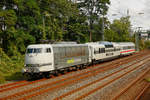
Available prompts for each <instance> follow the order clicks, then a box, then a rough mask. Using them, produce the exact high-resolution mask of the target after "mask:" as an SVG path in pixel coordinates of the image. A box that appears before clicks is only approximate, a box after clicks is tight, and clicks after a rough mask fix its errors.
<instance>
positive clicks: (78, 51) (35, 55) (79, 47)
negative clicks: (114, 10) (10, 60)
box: [22, 42, 135, 77]
mask: <svg viewBox="0 0 150 100" xmlns="http://www.w3.org/2000/svg"><path fill="white" fill-rule="evenodd" d="M134 52H135V45H134V43H132V42H128V43H127V42H122V43H111V42H95V43H86V44H67V43H66V44H35V45H29V46H28V47H27V50H26V54H25V67H24V68H23V70H22V73H23V74H24V75H27V76H28V77H37V76H43V75H44V76H49V74H56V73H58V72H61V71H64V70H68V69H70V67H71V68H72V67H74V68H76V69H77V68H81V67H86V66H88V65H89V64H93V63H97V62H100V61H104V60H109V59H113V58H117V57H119V56H124V55H129V54H132V53H134Z"/></svg>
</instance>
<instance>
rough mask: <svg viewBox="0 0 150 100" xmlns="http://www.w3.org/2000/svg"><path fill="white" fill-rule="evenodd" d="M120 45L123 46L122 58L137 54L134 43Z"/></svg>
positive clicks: (121, 43)
mask: <svg viewBox="0 0 150 100" xmlns="http://www.w3.org/2000/svg"><path fill="white" fill-rule="evenodd" d="M118 44H119V45H120V46H121V51H120V55H121V56H126V55H131V54H133V53H134V52H135V44H134V43H133V42H120V43H118Z"/></svg>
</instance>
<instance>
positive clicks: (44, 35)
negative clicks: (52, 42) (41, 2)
mask: <svg viewBox="0 0 150 100" xmlns="http://www.w3.org/2000/svg"><path fill="white" fill-rule="evenodd" d="M43 40H46V34H45V19H44V16H43Z"/></svg>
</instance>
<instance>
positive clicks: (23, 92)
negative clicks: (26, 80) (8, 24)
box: [1, 55, 141, 99]
mask: <svg viewBox="0 0 150 100" xmlns="http://www.w3.org/2000/svg"><path fill="white" fill-rule="evenodd" d="M138 56H141V55H138ZM131 58H132V57H131ZM136 58H137V56H135V58H132V60H135V59H136ZM128 60H129V59H126V61H125V62H124V63H127V62H128ZM130 60H131V59H130ZM124 63H122V64H124ZM116 66H119V64H115V65H114V63H113V65H111V67H110V66H109V67H106V66H104V67H101V70H100V68H99V67H98V68H96V69H93V70H91V71H87V72H85V73H80V74H77V75H76V76H71V77H68V78H66V79H62V80H58V81H55V82H52V83H48V84H46V85H43V86H39V87H36V88H32V89H30V90H26V91H22V92H20V93H16V94H14V95H11V96H7V97H4V98H1V99H10V98H12V97H14V96H19V95H22V94H27V93H29V92H33V91H35V90H38V89H41V88H45V87H48V86H51V85H53V84H58V83H59V82H60V84H61V85H60V84H58V85H56V86H54V87H50V88H51V89H46V90H53V89H55V88H59V87H61V86H62V84H64V85H65V84H66V83H70V82H68V81H69V80H70V81H71V82H75V80H71V79H72V78H74V77H77V76H80V78H79V79H84V78H86V77H89V76H90V75H92V74H97V73H99V72H102V71H104V70H108V69H109V68H113V67H116ZM98 69H99V70H98ZM92 71H96V73H95V72H94V73H92V74H91V73H90V72H92ZM84 74H85V76H82V75H84ZM86 74H87V75H86ZM81 76H82V77H81ZM69 78H70V79H69ZM62 81H66V82H65V83H61V82H62ZM76 81H77V80H76ZM46 90H41V91H40V92H37V93H33V94H32V95H29V96H26V97H27V98H28V97H32V96H35V95H38V94H41V93H43V92H46ZM26 97H25V98H26ZM25 98H24V99H25Z"/></svg>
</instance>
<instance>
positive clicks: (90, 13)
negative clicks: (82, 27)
mask: <svg viewBox="0 0 150 100" xmlns="http://www.w3.org/2000/svg"><path fill="white" fill-rule="evenodd" d="M78 1H79V8H80V10H81V12H82V13H84V14H85V15H86V16H87V18H88V22H89V27H90V28H89V29H90V30H89V31H90V41H92V30H93V24H94V23H95V22H96V21H98V20H99V18H100V17H101V16H102V17H103V16H104V15H106V13H107V11H108V4H110V1H109V0H78Z"/></svg>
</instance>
